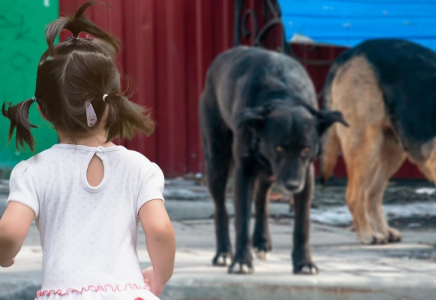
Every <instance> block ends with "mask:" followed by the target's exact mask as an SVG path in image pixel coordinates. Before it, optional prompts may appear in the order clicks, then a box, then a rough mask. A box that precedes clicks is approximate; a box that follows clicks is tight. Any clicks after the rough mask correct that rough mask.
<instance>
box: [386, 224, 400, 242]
mask: <svg viewBox="0 0 436 300" xmlns="http://www.w3.org/2000/svg"><path fill="white" fill-rule="evenodd" d="M388 241H389V243H395V242H399V241H401V233H400V232H399V231H398V230H396V229H395V228H392V227H389V228H388Z"/></svg>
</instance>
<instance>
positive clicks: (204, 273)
mask: <svg viewBox="0 0 436 300" xmlns="http://www.w3.org/2000/svg"><path fill="white" fill-rule="evenodd" d="M0 190H1V186H0ZM168 190H169V192H173V193H176V191H175V190H180V186H179V187H176V188H171V184H169V188H168ZM191 191H193V193H194V194H202V193H203V192H204V190H202V189H201V188H195V189H191ZM167 196H169V195H167ZM185 196H186V195H185ZM185 196H183V195H179V196H178V197H179V198H183V199H185V200H180V199H179V200H171V198H172V197H168V198H169V199H168V200H167V201H166V206H167V209H168V212H169V214H170V216H171V218H172V220H173V225H174V228H175V231H176V238H177V254H176V267H175V272H174V276H173V278H172V279H171V281H170V282H169V283H168V285H167V287H166V289H165V291H164V295H163V296H162V299H168V300H188V299H192V300H194V299H195V300H203V299H205V300H206V299H207V300H219V299H229V300H233V299H235V300H238V299H247V300H248V299H250V300H257V299H269V300H273V299H274V300H275V299H302V300H304V299H314V300H317V299H320V300H321V299H322V300H330V299H350V300H360V299H377V300H394V299H396V300H398V299H407V300H412V299H416V300H418V299H423V300H424V299H425V300H427V299H428V300H430V299H436V296H435V295H436V228H434V227H431V226H430V227H426V228H419V227H416V226H410V227H408V226H406V227H405V229H403V230H402V233H403V241H402V242H401V243H398V244H388V245H381V246H363V245H360V244H358V242H357V238H356V236H355V233H354V232H352V231H350V230H349V229H348V228H347V227H338V226H331V225H325V224H318V223H313V224H312V228H311V245H312V255H313V259H314V261H315V263H317V265H318V267H319V270H320V274H319V275H315V276H307V275H306V276H302V275H293V274H292V266H291V262H290V251H291V248H292V223H293V220H292V215H291V214H289V205H288V204H286V203H271V204H270V214H271V219H270V225H271V227H270V229H271V234H272V239H273V252H272V253H271V254H270V255H269V257H268V260H267V261H261V260H258V259H256V260H255V262H254V268H255V273H254V274H253V275H229V274H227V271H226V268H220V267H212V266H211V260H212V257H213V255H214V248H215V238H214V227H213V220H212V219H211V218H210V216H211V215H212V213H213V205H212V203H211V201H210V200H208V199H205V198H206V197H203V196H201V197H196V198H195V197H193V198H190V199H191V200H189V197H185ZM184 197H185V198H184ZM194 198H195V200H193V199H194ZM4 199H5V194H0V214H1V205H2V203H3V205H4ZM229 208H231V203H229ZM232 222H233V220H232ZM232 240H234V232H233V226H232ZM138 252H139V257H140V261H141V264H142V266H143V267H146V266H148V265H149V264H150V262H149V259H148V255H147V252H146V248H145V241H144V236H143V233H142V232H139V249H138ZM41 261H42V254H41V249H40V246H39V236H38V232H37V230H36V227H35V226H32V228H31V230H30V233H29V236H28V238H27V240H26V242H25V244H24V246H23V248H22V250H21V252H20V254H19V255H18V256H17V258H16V263H15V265H14V266H13V267H11V268H7V269H0V300H11V299H14V300H21V299H23V300H25V299H33V297H34V295H35V292H36V290H37V289H38V288H39V286H40V282H41Z"/></svg>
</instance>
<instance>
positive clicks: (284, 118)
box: [238, 101, 348, 193]
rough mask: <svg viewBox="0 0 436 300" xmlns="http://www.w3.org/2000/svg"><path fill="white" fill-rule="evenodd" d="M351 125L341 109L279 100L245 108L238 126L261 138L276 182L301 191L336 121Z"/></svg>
mask: <svg viewBox="0 0 436 300" xmlns="http://www.w3.org/2000/svg"><path fill="white" fill-rule="evenodd" d="M334 122H340V123H342V124H344V125H345V126H348V124H347V123H346V121H345V120H344V118H343V116H342V114H341V113H340V112H338V111H318V110H315V109H314V108H312V107H310V106H308V105H305V104H298V105H295V104H291V103H290V102H284V101H281V102H277V103H272V104H268V105H265V106H261V107H255V108H246V109H244V110H242V111H241V113H240V114H239V118H238V126H239V127H240V128H243V129H246V130H249V131H250V132H251V134H252V136H253V137H254V138H255V140H257V143H256V147H257V149H256V151H258V152H259V153H260V154H261V155H262V156H263V157H264V158H265V159H267V160H268V162H269V164H270V166H271V169H272V172H273V176H274V177H275V180H276V183H277V184H278V185H279V186H280V187H281V188H282V189H284V190H285V191H287V192H291V193H298V192H300V191H302V189H303V188H304V184H305V178H306V172H307V169H308V166H309V164H310V163H312V162H313V161H314V160H315V158H316V157H317V156H318V154H319V152H320V138H321V136H322V135H323V134H324V133H325V132H326V131H327V129H328V128H329V127H330V126H331V125H332V124H333V123H334Z"/></svg>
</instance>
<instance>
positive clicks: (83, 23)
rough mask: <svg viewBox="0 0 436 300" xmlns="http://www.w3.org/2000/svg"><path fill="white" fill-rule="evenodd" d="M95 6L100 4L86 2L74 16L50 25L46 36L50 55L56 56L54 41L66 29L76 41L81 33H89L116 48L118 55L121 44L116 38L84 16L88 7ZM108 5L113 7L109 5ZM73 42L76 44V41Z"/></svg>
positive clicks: (60, 19) (63, 18)
mask: <svg viewBox="0 0 436 300" xmlns="http://www.w3.org/2000/svg"><path fill="white" fill-rule="evenodd" d="M94 4H98V2H91V1H90V2H86V3H85V4H83V5H82V6H81V7H80V8H79V9H78V10H77V12H76V14H75V15H74V16H66V17H62V18H59V19H58V20H56V21H55V22H53V23H51V24H49V25H48V27H47V30H46V33H45V36H46V40H47V44H48V48H49V53H50V55H53V56H54V55H55V51H54V45H53V44H54V41H55V39H56V37H57V36H58V35H59V34H60V33H61V31H62V30H64V29H67V30H69V31H71V33H72V34H73V37H74V38H75V39H78V37H79V33H80V32H86V33H89V34H91V35H93V36H94V37H96V38H99V39H101V40H103V41H105V42H107V43H109V44H110V45H111V46H112V47H113V48H114V50H115V53H117V54H118V48H119V47H120V45H121V42H120V41H119V40H118V39H117V38H115V37H114V36H112V35H110V34H108V33H106V32H105V31H103V30H102V29H101V28H100V27H98V26H97V25H95V24H94V23H93V22H92V21H91V20H89V19H88V18H87V17H86V16H85V15H84V14H83V13H84V12H85V10H86V9H87V8H88V7H90V6H92V5H94ZM106 5H107V6H109V7H111V6H110V5H108V4H106ZM111 8H112V7H111ZM72 42H75V41H74V39H73V41H72Z"/></svg>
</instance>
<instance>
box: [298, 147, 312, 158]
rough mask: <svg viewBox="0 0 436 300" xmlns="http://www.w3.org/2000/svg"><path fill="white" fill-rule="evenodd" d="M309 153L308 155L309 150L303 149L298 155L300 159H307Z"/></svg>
mask: <svg viewBox="0 0 436 300" xmlns="http://www.w3.org/2000/svg"><path fill="white" fill-rule="evenodd" d="M309 153H310V148H304V149H303V150H301V153H300V155H301V156H302V157H307V156H308V155H309Z"/></svg>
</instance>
